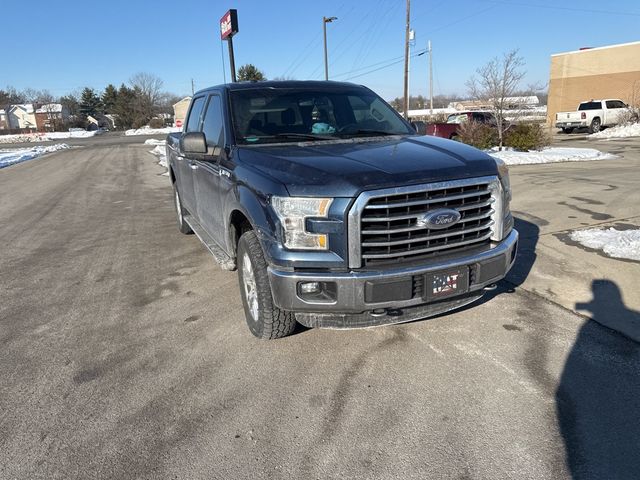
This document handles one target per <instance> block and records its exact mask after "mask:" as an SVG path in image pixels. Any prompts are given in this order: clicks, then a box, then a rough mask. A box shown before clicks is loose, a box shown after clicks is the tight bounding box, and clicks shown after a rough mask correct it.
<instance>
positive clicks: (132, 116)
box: [113, 83, 136, 129]
mask: <svg viewBox="0 0 640 480" xmlns="http://www.w3.org/2000/svg"><path fill="white" fill-rule="evenodd" d="M135 103H136V94H135V92H134V91H133V89H131V88H128V87H127V86H126V85H125V84H124V83H123V84H122V85H121V86H120V88H119V89H118V94H117V95H116V103H115V106H114V110H113V113H114V114H115V115H116V116H117V117H118V119H117V121H116V125H117V126H118V128H122V129H127V128H132V127H133V125H134V123H136V113H135V109H134V107H135Z"/></svg>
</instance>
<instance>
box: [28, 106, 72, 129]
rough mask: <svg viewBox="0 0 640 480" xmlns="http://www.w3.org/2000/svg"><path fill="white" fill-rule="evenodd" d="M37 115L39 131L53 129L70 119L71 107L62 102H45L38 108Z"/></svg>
mask: <svg viewBox="0 0 640 480" xmlns="http://www.w3.org/2000/svg"><path fill="white" fill-rule="evenodd" d="M35 117H36V125H37V128H38V130H39V131H52V130H56V129H58V128H60V127H62V125H63V123H64V122H66V121H67V120H68V119H69V109H68V108H67V107H66V106H63V105H62V104H60V103H45V104H43V105H41V106H40V108H38V109H37V110H36V113H35Z"/></svg>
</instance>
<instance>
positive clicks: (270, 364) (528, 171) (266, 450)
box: [0, 135, 640, 480]
mask: <svg viewBox="0 0 640 480" xmlns="http://www.w3.org/2000/svg"><path fill="white" fill-rule="evenodd" d="M143 142H144V137H130V138H126V137H119V136H117V135H105V136H103V137H95V138H94V139H88V140H83V141H76V142H73V143H74V144H75V145H77V146H79V148H74V149H71V150H65V151H61V152H58V153H55V154H52V155H48V156H45V157H42V158H40V159H36V160H32V161H29V162H25V163H22V164H19V165H14V166H12V167H8V168H5V169H2V170H0V192H1V198H2V202H0V245H2V247H1V248H2V255H0V279H1V284H2V285H1V286H2V288H1V289H0V372H1V373H0V478H3V479H4V478H7V479H13V478H18V479H35V478H47V479H54V478H60V479H67V478H113V479H123V478H301V479H302V478H305V479H306V478H318V479H327V478H398V479H407V478H420V479H424V478H439V479H489V478H493V479H502V478H509V479H511V478H513V479H525V478H526V479H553V480H557V479H604V478H606V479H637V478H638V472H640V456H638V450H639V449H640V349H639V348H638V342H639V341H640V293H639V292H640V289H639V288H638V281H637V279H638V275H639V274H640V264H639V263H638V262H632V261H624V260H617V259H612V258H608V257H606V256H603V254H601V253H600V252H597V251H593V250H590V249H586V248H583V247H580V246H578V245H575V244H573V243H572V242H571V241H570V240H568V236H567V234H568V233H569V232H570V231H572V230H574V229H579V228H586V227H588V226H616V227H618V228H631V227H635V228H637V227H638V226H639V225H640V189H639V188H638V185H640V139H624V140H615V141H598V142H595V141H588V140H586V139H585V138H584V136H583V135H568V136H557V137H556V138H555V143H556V144H557V145H560V146H584V147H587V146H588V147H593V148H598V149H600V150H604V151H610V152H612V153H615V154H616V155H618V156H619V158H618V159H616V160H607V161H596V162H576V163H563V164H553V165H530V166H519V167H513V168H512V169H511V172H512V185H513V190H514V200H513V203H512V210H513V211H514V214H515V216H516V218H517V222H516V228H518V229H519V230H520V233H521V242H520V254H519V256H518V260H517V265H516V267H515V268H514V270H513V271H512V272H511V273H510V275H509V277H508V278H507V279H506V280H505V281H503V282H501V284H500V285H499V288H498V289H497V290H496V291H495V292H493V293H492V294H491V295H488V296H487V297H485V298H484V299H483V300H482V301H481V302H480V303H479V304H477V305H475V306H473V307H472V308H465V309H463V310H461V311H458V312H455V313H452V314H449V315H446V316H440V317H436V318H433V319H429V320H424V321H417V322H412V323H408V324H403V325H397V326H392V327H383V328H374V329H366V330H351V331H332V330H305V329H302V328H300V329H299V330H298V332H297V334H295V335H293V336H291V337H288V338H285V339H282V340H279V341H272V342H264V341H259V340H256V339H255V338H253V337H252V336H251V334H250V333H249V331H248V329H247V328H246V327H245V325H244V317H243V313H242V307H241V301H240V297H239V292H238V285H237V277H236V273H235V272H224V271H222V270H220V269H219V268H218V266H217V265H216V264H215V263H214V261H213V259H212V257H211V256H210V255H209V254H208V253H207V251H206V250H205V249H204V248H203V247H202V246H201V245H200V243H199V242H198V240H197V238H195V237H194V236H183V235H181V234H180V233H179V232H178V230H177V228H176V225H175V220H174V211H173V206H172V196H171V189H170V186H169V183H168V179H167V177H164V176H161V173H162V172H163V169H162V168H161V167H159V166H158V165H157V164H156V159H155V157H152V156H151V155H150V154H148V153H147V151H148V150H149V149H150V148H149V147H148V146H144V145H142V143H143ZM67 143H69V142H67ZM3 148H6V146H3Z"/></svg>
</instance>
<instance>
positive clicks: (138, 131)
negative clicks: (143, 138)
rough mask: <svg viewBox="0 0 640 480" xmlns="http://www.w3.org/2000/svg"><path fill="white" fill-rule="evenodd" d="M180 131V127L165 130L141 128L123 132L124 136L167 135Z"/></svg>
mask: <svg viewBox="0 0 640 480" xmlns="http://www.w3.org/2000/svg"><path fill="white" fill-rule="evenodd" d="M180 131H182V128H180V127H165V128H149V127H142V128H136V129H131V130H127V131H126V132H124V134H125V135H167V134H169V133H176V132H180Z"/></svg>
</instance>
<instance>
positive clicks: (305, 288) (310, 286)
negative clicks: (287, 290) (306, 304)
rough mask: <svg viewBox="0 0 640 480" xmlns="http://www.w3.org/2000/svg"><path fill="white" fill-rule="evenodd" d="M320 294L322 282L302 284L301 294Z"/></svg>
mask: <svg viewBox="0 0 640 480" xmlns="http://www.w3.org/2000/svg"><path fill="white" fill-rule="evenodd" d="M318 292H320V282H301V283H300V293H318Z"/></svg>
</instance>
